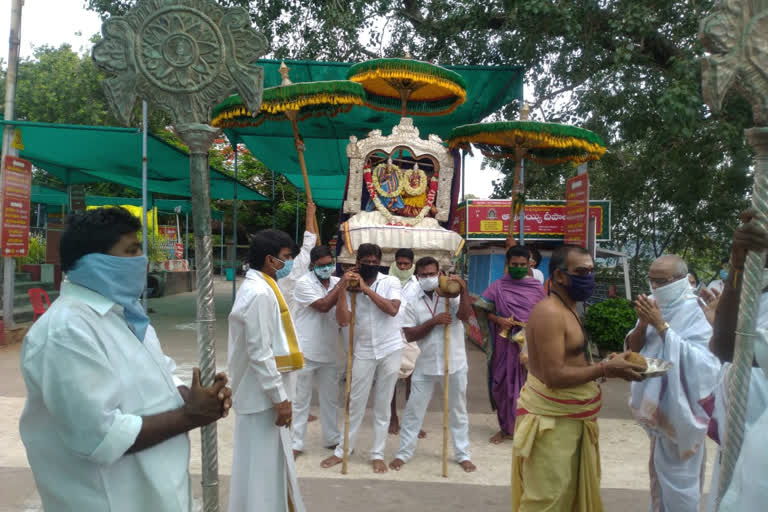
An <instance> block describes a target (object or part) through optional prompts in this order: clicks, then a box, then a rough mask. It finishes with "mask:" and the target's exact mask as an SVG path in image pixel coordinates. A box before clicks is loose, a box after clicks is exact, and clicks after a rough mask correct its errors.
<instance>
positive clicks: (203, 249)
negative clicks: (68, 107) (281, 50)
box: [176, 123, 219, 512]
mask: <svg viewBox="0 0 768 512" xmlns="http://www.w3.org/2000/svg"><path fill="white" fill-rule="evenodd" d="M176 131H177V133H178V134H179V137H180V138H181V140H182V142H184V143H185V144H186V145H187V147H188V148H189V152H190V155H189V178H190V179H189V181H190V191H191V194H192V220H193V222H194V228H195V261H196V262H197V345H198V349H199V351H200V377H201V383H202V385H203V386H205V387H208V386H212V385H213V381H214V376H215V373H216V343H215V330H214V328H215V325H216V310H215V307H214V302H213V295H214V294H213V251H212V248H211V191H210V183H209V181H208V180H209V170H208V169H209V168H208V151H209V149H210V147H211V143H213V140H214V138H215V137H216V134H217V133H218V129H217V128H213V127H211V126H208V125H204V124H198V123H189V124H180V125H177V126H176ZM200 438H201V443H200V445H201V446H200V448H201V451H202V470H203V471H202V472H203V482H202V486H203V510H204V511H205V512H215V511H218V509H219V460H218V450H217V446H216V422H213V423H211V424H209V425H206V426H204V427H203V428H202V429H201V432H200Z"/></svg>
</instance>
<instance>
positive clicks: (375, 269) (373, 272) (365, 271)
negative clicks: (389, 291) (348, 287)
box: [358, 263, 379, 281]
mask: <svg viewBox="0 0 768 512" xmlns="http://www.w3.org/2000/svg"><path fill="white" fill-rule="evenodd" d="M359 266H360V270H358V274H360V277H362V278H363V279H365V280H366V281H368V280H370V279H373V278H374V277H376V276H377V275H378V273H379V266H378V265H366V264H365V263H361V264H360V265H359Z"/></svg>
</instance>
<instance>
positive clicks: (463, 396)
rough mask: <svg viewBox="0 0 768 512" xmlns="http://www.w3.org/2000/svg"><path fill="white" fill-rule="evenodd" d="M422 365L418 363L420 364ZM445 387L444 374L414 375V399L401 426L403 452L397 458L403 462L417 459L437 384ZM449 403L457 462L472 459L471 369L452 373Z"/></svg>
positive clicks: (410, 401) (411, 397)
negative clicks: (468, 408)
mask: <svg viewBox="0 0 768 512" xmlns="http://www.w3.org/2000/svg"><path fill="white" fill-rule="evenodd" d="M417 364H418V363H417ZM436 383H437V384H439V385H440V388H441V389H442V387H443V376H442V375H419V376H416V375H414V377H413V379H412V380H411V396H410V398H408V404H407V405H406V406H405V412H404V413H403V421H402V423H401V424H400V449H399V450H398V451H397V456H396V457H397V458H398V459H400V460H402V461H403V462H408V460H409V459H410V458H411V457H413V452H414V450H416V444H417V443H418V440H419V430H421V425H422V423H424V414H426V412H427V406H428V405H429V401H430V400H431V399H432V391H433V390H434V388H435V384H436ZM448 388H449V389H448V403H449V407H450V415H449V418H450V421H449V427H450V429H451V437H452V438H453V451H454V454H455V456H456V462H459V463H462V462H464V461H465V460H470V455H469V417H468V416H467V370H461V371H458V372H455V373H452V374H451V376H450V378H449V385H448Z"/></svg>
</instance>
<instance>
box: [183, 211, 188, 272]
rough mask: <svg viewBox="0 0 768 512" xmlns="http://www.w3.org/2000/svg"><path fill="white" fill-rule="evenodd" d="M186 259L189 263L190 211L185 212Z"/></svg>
mask: <svg viewBox="0 0 768 512" xmlns="http://www.w3.org/2000/svg"><path fill="white" fill-rule="evenodd" d="M184 259H185V260H187V263H189V212H185V213H184Z"/></svg>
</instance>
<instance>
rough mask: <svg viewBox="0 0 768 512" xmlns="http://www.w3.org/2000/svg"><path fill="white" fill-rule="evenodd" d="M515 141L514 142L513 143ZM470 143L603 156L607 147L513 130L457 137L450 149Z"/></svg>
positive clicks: (574, 139)
mask: <svg viewBox="0 0 768 512" xmlns="http://www.w3.org/2000/svg"><path fill="white" fill-rule="evenodd" d="M513 141H514V142H513ZM469 143H475V144H488V145H494V146H502V147H514V146H520V147H524V148H527V149H580V150H583V151H587V152H589V153H594V154H598V155H600V156H602V155H603V154H605V147H603V146H601V145H600V144H595V143H592V142H588V141H586V140H584V139H580V138H577V137H563V136H554V135H550V134H548V133H537V132H527V131H522V130H512V131H507V132H501V133H487V134H481V135H480V136H477V135H475V136H468V137H456V138H453V139H451V141H450V147H451V148H455V147H458V146H462V145H466V144H469Z"/></svg>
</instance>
